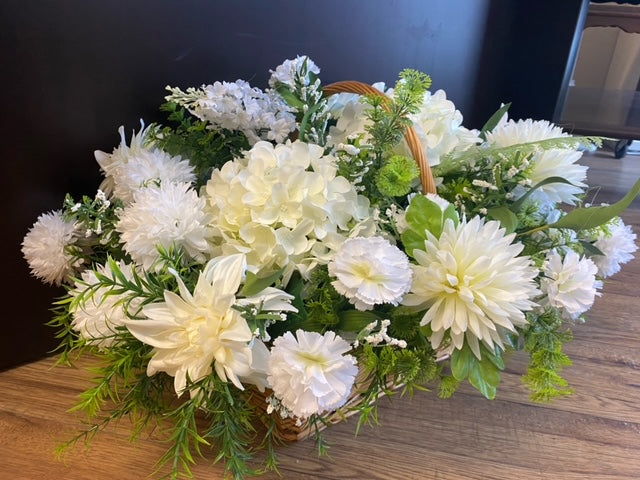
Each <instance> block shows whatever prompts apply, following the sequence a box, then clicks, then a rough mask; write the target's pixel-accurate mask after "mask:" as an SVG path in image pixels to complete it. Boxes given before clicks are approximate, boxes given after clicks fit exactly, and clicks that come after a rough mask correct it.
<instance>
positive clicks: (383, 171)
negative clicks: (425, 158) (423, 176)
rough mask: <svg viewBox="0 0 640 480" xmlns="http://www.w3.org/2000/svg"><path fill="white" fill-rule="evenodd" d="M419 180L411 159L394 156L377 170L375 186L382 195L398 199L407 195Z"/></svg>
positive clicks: (418, 171)
mask: <svg viewBox="0 0 640 480" xmlns="http://www.w3.org/2000/svg"><path fill="white" fill-rule="evenodd" d="M419 178H420V169H419V168H418V165H417V164H416V162H415V161H414V160H413V159H411V158H407V157H405V156H403V155H394V156H393V157H391V158H390V159H388V160H387V161H386V162H385V163H384V165H383V166H382V168H380V170H378V173H377V174H376V186H377V187H378V190H379V191H380V193H381V194H382V195H386V196H389V197H400V196H403V195H407V194H408V193H409V192H410V191H411V189H412V187H413V186H414V183H415V181H416V180H417V179H419Z"/></svg>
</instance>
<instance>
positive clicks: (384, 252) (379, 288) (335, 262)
mask: <svg viewBox="0 0 640 480" xmlns="http://www.w3.org/2000/svg"><path fill="white" fill-rule="evenodd" d="M328 268H329V275H331V276H332V277H334V278H336V280H335V281H334V282H332V285H333V286H334V288H335V289H336V291H337V292H338V293H340V294H341V295H344V296H345V297H347V298H348V299H349V301H350V302H351V303H352V304H354V305H355V307H356V309H358V310H371V309H372V308H373V307H374V305H377V304H380V303H390V304H392V305H397V304H398V302H400V301H401V300H402V296H403V295H404V294H405V293H407V291H408V290H409V287H411V268H410V267H409V259H408V258H407V256H406V255H405V254H404V253H403V252H402V251H401V250H400V249H399V248H398V247H396V246H395V245H391V243H389V241H388V240H386V239H384V238H382V237H368V238H364V237H356V238H350V239H349V240H347V241H345V242H344V243H343V244H342V246H341V247H340V250H339V251H338V253H337V254H336V255H335V256H334V257H333V259H332V260H331V261H330V262H329V265H328Z"/></svg>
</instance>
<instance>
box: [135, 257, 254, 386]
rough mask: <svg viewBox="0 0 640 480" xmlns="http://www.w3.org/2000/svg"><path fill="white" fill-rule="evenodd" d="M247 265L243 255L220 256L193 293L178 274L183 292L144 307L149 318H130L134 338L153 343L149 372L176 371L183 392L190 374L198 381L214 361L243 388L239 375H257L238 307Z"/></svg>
mask: <svg viewBox="0 0 640 480" xmlns="http://www.w3.org/2000/svg"><path fill="white" fill-rule="evenodd" d="M245 267H246V264H245V260H244V257H243V256H242V255H232V256H229V257H219V258H215V259H213V260H211V261H210V262H209V263H207V265H206V267H205V268H204V270H203V271H202V272H201V273H200V276H199V277H198V283H197V284H196V286H195V288H194V291H193V294H192V293H191V292H189V290H188V289H187V287H186V286H185V284H184V282H183V281H182V279H180V278H179V277H177V281H178V286H179V289H180V295H177V294H176V293H173V292H170V291H165V292H164V302H159V303H153V304H149V305H146V306H145V307H144V308H143V311H142V313H143V314H144V316H146V317H148V319H145V320H128V321H125V324H126V326H127V328H128V329H129V331H130V332H131V334H132V335H133V336H134V337H136V338H137V339H138V340H140V341H141V342H144V343H146V344H148V345H151V346H152V347H153V356H152V358H151V360H150V361H149V364H148V367H147V374H148V375H154V374H155V373H156V372H166V373H167V374H169V375H171V376H172V377H174V388H175V391H176V393H177V394H178V395H180V394H181V393H182V391H183V390H184V388H185V387H186V385H187V376H188V377H189V379H190V380H191V381H192V382H196V381H198V380H200V379H202V378H204V377H205V376H207V375H209V374H210V373H211V372H212V365H213V368H215V371H216V373H217V375H218V376H219V377H220V378H221V379H222V380H223V381H231V382H232V383H233V384H234V385H235V386H236V387H238V388H240V389H243V386H242V384H241V382H240V379H239V377H245V376H246V377H250V376H251V374H252V373H253V370H252V368H251V365H252V351H251V348H250V346H249V342H251V340H252V338H253V334H252V332H251V330H250V329H249V326H248V324H247V322H246V320H245V319H244V318H243V317H242V315H241V314H240V312H239V311H238V310H236V309H234V308H233V307H234V305H235V303H236V292H237V291H238V288H239V286H240V283H241V282H242V279H243V276H244V272H245Z"/></svg>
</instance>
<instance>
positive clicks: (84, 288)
mask: <svg viewBox="0 0 640 480" xmlns="http://www.w3.org/2000/svg"><path fill="white" fill-rule="evenodd" d="M118 268H119V270H120V272H122V274H123V275H124V276H125V278H127V279H128V280H131V279H132V278H133V272H132V268H131V265H128V264H125V263H124V262H122V261H121V262H118ZM96 272H98V274H100V275H104V276H106V277H108V278H111V279H115V274H114V272H113V271H112V270H111V268H110V267H109V265H108V264H107V265H99V266H98V268H97V269H96V270H91V269H88V270H85V271H84V272H82V280H80V281H76V282H75V287H74V288H73V289H72V290H71V291H70V292H69V294H70V295H71V296H72V297H78V296H79V295H83V299H82V301H79V302H78V303H77V304H75V306H74V308H72V310H71V314H72V316H73V320H72V322H71V326H72V327H73V329H74V330H75V331H77V332H78V333H79V334H80V336H81V337H82V338H83V339H85V340H86V341H87V343H89V344H91V345H95V346H97V347H99V348H108V347H111V346H113V345H114V344H115V343H116V334H117V331H116V329H117V327H122V326H124V321H125V320H127V319H128V318H130V317H132V316H136V315H138V314H139V313H140V308H141V304H142V299H141V298H140V297H131V296H130V295H123V294H122V293H118V292H117V291H116V290H117V288H116V287H106V286H100V287H96V285H98V284H99V283H100V282H99V281H98V277H97V276H96Z"/></svg>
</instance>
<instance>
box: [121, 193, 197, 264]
mask: <svg viewBox="0 0 640 480" xmlns="http://www.w3.org/2000/svg"><path fill="white" fill-rule="evenodd" d="M133 200H134V201H133V203H131V204H130V205H128V206H126V207H125V208H124V210H123V211H122V213H121V214H120V217H119V220H118V222H117V224H116V230H117V231H118V232H120V234H121V240H122V242H123V244H124V249H125V251H126V252H127V253H128V254H129V255H130V256H131V259H132V260H133V261H134V262H135V263H137V264H140V265H142V266H143V267H144V268H145V269H152V268H153V267H154V264H155V263H156V262H157V261H158V259H159V252H158V246H162V247H164V248H165V249H169V248H170V247H172V246H173V247H181V248H182V249H183V250H184V253H185V254H186V255H187V257H188V258H190V259H195V260H197V261H200V262H204V261H206V259H207V258H208V257H209V252H210V245H209V243H208V241H207V238H208V236H209V229H208V227H207V225H208V223H209V217H208V216H207V214H206V213H205V204H206V200H205V199H204V198H202V197H199V196H198V194H197V192H196V191H195V190H194V189H193V188H191V186H190V185H189V184H187V183H162V184H160V185H152V186H149V187H147V188H143V189H141V190H138V191H137V192H135V194H134V199H133Z"/></svg>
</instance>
